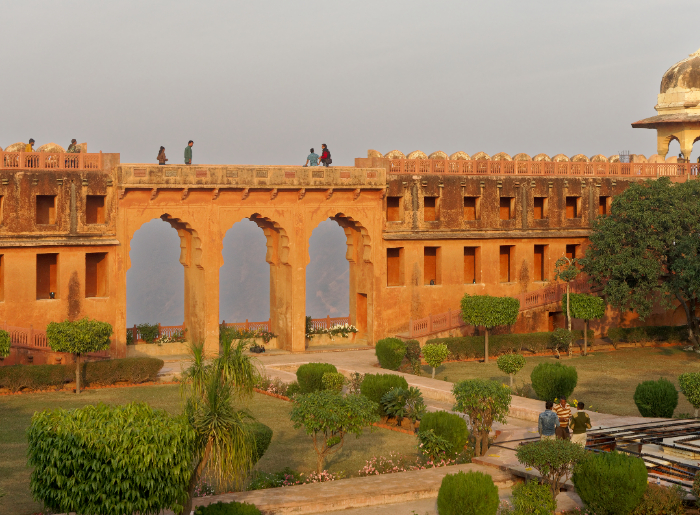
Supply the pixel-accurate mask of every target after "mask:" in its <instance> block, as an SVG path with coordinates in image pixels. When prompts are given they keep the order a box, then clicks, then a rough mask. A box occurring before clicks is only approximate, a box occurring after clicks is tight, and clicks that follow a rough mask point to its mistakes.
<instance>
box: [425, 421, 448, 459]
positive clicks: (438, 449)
mask: <svg viewBox="0 0 700 515" xmlns="http://www.w3.org/2000/svg"><path fill="white" fill-rule="evenodd" d="M452 447H453V446H452V444H451V443H450V442H448V441H447V440H446V439H445V438H443V437H442V436H438V435H437V434H435V431H434V430H432V429H428V430H427V431H425V430H423V431H419V432H418V450H419V451H420V452H421V453H422V454H423V455H424V456H425V457H426V458H428V459H429V460H431V461H440V460H442V459H445V458H447V455H448V454H453V453H452Z"/></svg>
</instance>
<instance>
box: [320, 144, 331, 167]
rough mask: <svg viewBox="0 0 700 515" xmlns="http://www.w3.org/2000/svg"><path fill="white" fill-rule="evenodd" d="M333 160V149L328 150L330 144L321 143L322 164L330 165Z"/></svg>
mask: <svg viewBox="0 0 700 515" xmlns="http://www.w3.org/2000/svg"><path fill="white" fill-rule="evenodd" d="M332 162H333V160H332V159H331V151H330V150H328V146H327V145H326V144H325V143H324V144H322V145H321V164H322V165H323V166H326V167H327V166H329V165H330V164H331V163H332Z"/></svg>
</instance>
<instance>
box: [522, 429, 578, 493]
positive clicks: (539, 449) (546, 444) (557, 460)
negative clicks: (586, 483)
mask: <svg viewBox="0 0 700 515" xmlns="http://www.w3.org/2000/svg"><path fill="white" fill-rule="evenodd" d="M515 455H516V457H517V458H518V461H519V462H520V463H522V464H523V465H525V466H526V467H532V468H534V469H535V470H536V471H537V472H539V473H540V475H541V476H542V479H543V481H544V482H545V483H546V484H547V486H548V487H549V489H550V491H551V492H552V498H553V499H556V496H557V495H558V494H559V490H560V489H561V487H562V485H563V484H564V483H566V481H567V480H568V479H569V476H570V475H571V473H572V471H573V468H574V465H576V463H578V462H579V461H580V460H582V459H583V458H584V457H585V456H586V451H585V449H584V448H583V447H582V446H580V445H578V444H575V443H573V442H571V441H570V440H539V441H535V442H531V443H526V444H520V445H519V446H518V448H517V450H516V451H515Z"/></svg>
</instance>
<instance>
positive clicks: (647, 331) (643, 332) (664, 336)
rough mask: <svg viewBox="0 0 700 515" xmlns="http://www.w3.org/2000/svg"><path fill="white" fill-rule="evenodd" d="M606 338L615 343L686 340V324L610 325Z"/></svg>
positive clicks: (675, 341)
mask: <svg viewBox="0 0 700 515" xmlns="http://www.w3.org/2000/svg"><path fill="white" fill-rule="evenodd" d="M608 338H609V339H610V341H612V342H613V345H617V344H618V343H620V342H625V343H639V342H669V343H679V342H684V341H687V340H688V326H687V325H652V326H642V327H611V328H610V329H608Z"/></svg>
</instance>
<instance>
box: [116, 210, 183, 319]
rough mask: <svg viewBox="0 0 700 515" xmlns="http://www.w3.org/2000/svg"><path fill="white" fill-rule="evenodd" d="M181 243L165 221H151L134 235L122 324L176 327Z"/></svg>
mask: <svg viewBox="0 0 700 515" xmlns="http://www.w3.org/2000/svg"><path fill="white" fill-rule="evenodd" d="M180 256H181V240H180V236H179V235H178V233H177V231H176V230H174V229H173V227H172V226H171V225H170V224H169V223H168V222H166V221H164V220H161V219H158V218H156V219H154V220H151V221H150V222H148V223H145V224H143V225H142V226H141V228H140V229H139V230H137V231H136V233H134V236H133V238H132V239H131V242H130V245H129V259H130V262H131V266H130V268H129V269H128V270H127V272H126V324H127V327H131V328H133V327H134V325H139V324H161V325H164V326H174V325H180V324H182V323H183V320H184V313H185V295H184V290H185V277H184V273H183V269H182V263H181V262H180V260H179V258H180Z"/></svg>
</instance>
